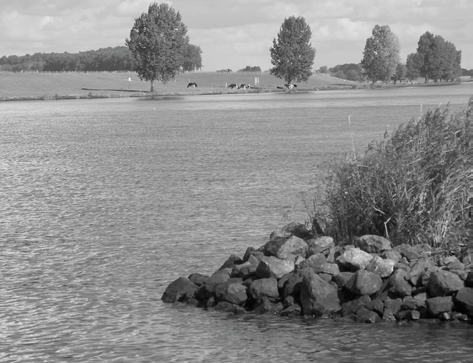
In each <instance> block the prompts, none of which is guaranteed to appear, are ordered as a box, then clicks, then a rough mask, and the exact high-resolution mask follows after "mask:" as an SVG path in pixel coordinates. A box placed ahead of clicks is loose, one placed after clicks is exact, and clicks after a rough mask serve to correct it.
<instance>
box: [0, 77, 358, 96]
mask: <svg viewBox="0 0 473 363" xmlns="http://www.w3.org/2000/svg"><path fill="white" fill-rule="evenodd" d="M255 77H258V78H259V82H260V83H259V86H258V89H257V90H254V89H252V90H249V91H248V90H238V91H237V90H235V91H232V90H230V89H229V88H227V87H225V85H229V84H231V83H237V84H241V83H245V84H250V85H254V82H255ZM129 79H131V81H129ZM188 82H195V83H197V84H198V88H187V83H188ZM0 85H1V87H0V99H8V98H27V97H35V98H42V99H54V98H55V97H56V95H58V96H62V97H64V96H70V97H74V96H75V97H76V98H80V97H84V96H87V95H88V94H89V93H92V95H95V96H98V95H99V96H103V97H129V96H138V95H140V93H142V92H148V91H149V88H150V84H149V82H144V81H141V80H140V79H139V78H138V76H137V75H136V73H134V72H115V73H114V72H97V73H75V72H66V73H35V72H25V73H10V72H0ZM283 85H284V81H283V80H280V79H277V78H276V77H273V76H271V75H269V73H267V72H261V73H240V72H235V73H217V72H195V73H184V74H179V75H178V76H177V77H176V79H175V80H174V81H171V82H169V83H168V84H166V85H163V84H162V83H159V82H155V93H157V94H158V95H186V94H213V93H216V94H220V93H242V92H275V91H279V90H277V89H276V87H277V86H283ZM355 85H356V83H355V82H350V81H345V80H342V79H339V78H335V77H331V76H329V75H327V74H315V75H314V76H312V77H311V78H310V79H309V80H308V81H307V82H302V83H300V84H298V90H301V91H304V90H316V89H330V88H334V89H338V88H353V86H355ZM133 91H136V92H133Z"/></svg>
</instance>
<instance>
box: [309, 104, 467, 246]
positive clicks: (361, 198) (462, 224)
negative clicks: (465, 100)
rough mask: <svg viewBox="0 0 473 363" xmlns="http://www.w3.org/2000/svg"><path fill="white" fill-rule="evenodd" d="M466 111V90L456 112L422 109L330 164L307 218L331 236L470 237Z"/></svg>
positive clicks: (440, 242) (438, 241)
mask: <svg viewBox="0 0 473 363" xmlns="http://www.w3.org/2000/svg"><path fill="white" fill-rule="evenodd" d="M472 118H473V97H472V98H471V99H470V102H469V104H468V107H467V108H466V109H464V110H462V111H458V112H456V113H452V112H450V110H449V109H448V108H447V109H445V110H444V111H441V110H440V109H435V110H431V111H428V112H427V113H425V114H424V115H423V116H421V117H420V118H419V119H412V120H411V121H410V122H408V123H407V124H405V125H401V126H400V127H399V128H397V129H396V130H395V131H393V132H392V133H390V134H387V133H386V134H385V138H384V139H383V140H382V141H380V142H373V143H371V144H370V145H369V146H368V147H367V149H366V151H365V152H364V154H363V155H359V154H357V153H355V150H354V155H353V156H351V157H350V158H347V159H346V160H344V161H342V162H334V163H332V164H331V165H330V167H329V173H328V175H329V177H328V178H327V184H326V185H325V186H324V188H323V189H319V193H317V198H314V199H313V200H312V201H311V202H312V203H311V206H312V208H311V211H310V214H311V218H315V220H314V222H317V224H318V225H319V226H320V228H321V229H322V230H323V232H324V233H325V234H327V235H330V236H332V237H334V239H335V240H337V241H351V240H352V239H353V238H354V237H356V236H361V235H365V234H376V235H381V236H385V237H386V238H388V239H389V240H391V241H392V242H393V244H394V245H398V244H402V243H409V244H411V245H415V244H420V243H428V244H429V245H431V246H434V247H440V248H446V249H448V248H452V247H454V248H458V247H459V246H460V245H461V244H465V243H466V244H468V243H470V244H471V242H469V241H471V237H472V236H471V234H472V227H473V226H472V220H471V217H472V216H471V213H472V208H473V206H472V201H473V197H472V195H473V194H472V192H473V190H472V185H473V158H472V154H471V139H472V130H471V123H472ZM305 202H306V206H307V205H308V204H307V200H306V201H305ZM470 247H472V246H470Z"/></svg>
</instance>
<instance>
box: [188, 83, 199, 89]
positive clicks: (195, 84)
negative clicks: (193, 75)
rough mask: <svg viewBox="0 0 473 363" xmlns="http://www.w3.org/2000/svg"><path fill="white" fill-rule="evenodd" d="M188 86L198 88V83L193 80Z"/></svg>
mask: <svg viewBox="0 0 473 363" xmlns="http://www.w3.org/2000/svg"><path fill="white" fill-rule="evenodd" d="M187 88H197V83H194V82H191V83H189V84H188V85H187Z"/></svg>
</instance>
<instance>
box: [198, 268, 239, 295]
mask: <svg viewBox="0 0 473 363" xmlns="http://www.w3.org/2000/svg"><path fill="white" fill-rule="evenodd" d="M231 272H232V270H231V269H230V268H225V269H222V270H217V271H215V273H214V274H213V275H212V276H210V277H209V278H208V280H207V282H206V283H205V285H204V286H203V287H205V290H206V291H208V292H215V289H216V287H217V285H219V284H223V283H225V282H227V281H228V280H230V274H231Z"/></svg>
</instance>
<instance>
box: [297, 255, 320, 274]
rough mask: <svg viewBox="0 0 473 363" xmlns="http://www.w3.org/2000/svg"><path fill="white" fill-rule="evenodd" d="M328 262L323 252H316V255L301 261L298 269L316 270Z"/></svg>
mask: <svg viewBox="0 0 473 363" xmlns="http://www.w3.org/2000/svg"><path fill="white" fill-rule="evenodd" d="M324 263H327V258H326V257H325V255H323V254H322V253H316V254H315V255H311V256H310V257H309V258H306V259H305V260H303V261H301V262H300V263H299V264H298V266H297V269H298V270H304V269H309V270H312V271H314V272H315V271H316V270H317V269H318V268H319V267H320V266H321V265H322V264H324Z"/></svg>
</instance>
